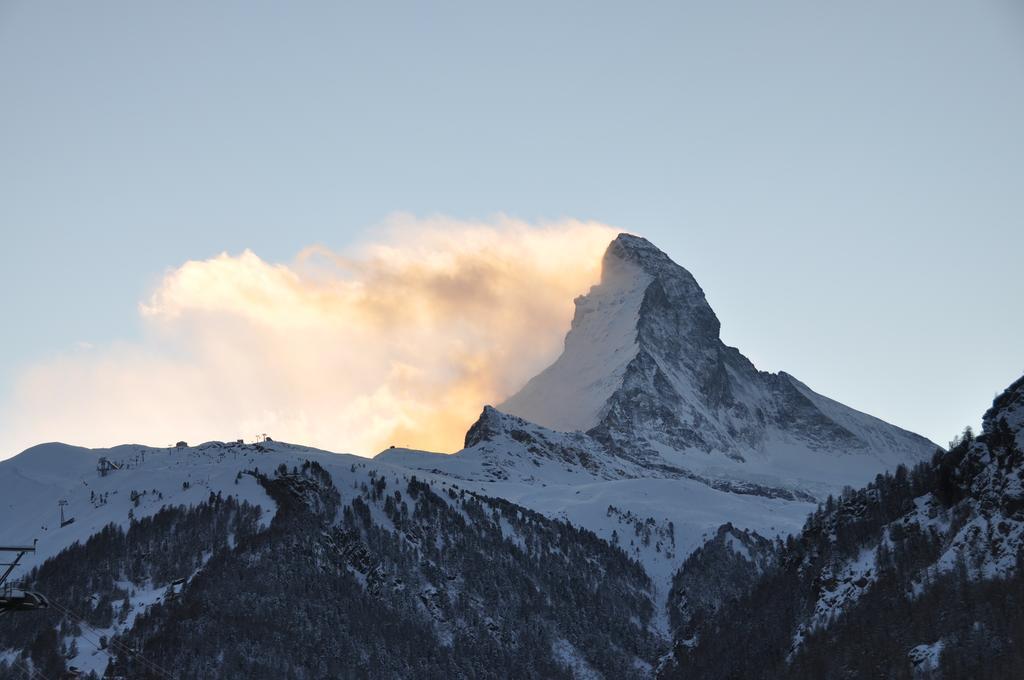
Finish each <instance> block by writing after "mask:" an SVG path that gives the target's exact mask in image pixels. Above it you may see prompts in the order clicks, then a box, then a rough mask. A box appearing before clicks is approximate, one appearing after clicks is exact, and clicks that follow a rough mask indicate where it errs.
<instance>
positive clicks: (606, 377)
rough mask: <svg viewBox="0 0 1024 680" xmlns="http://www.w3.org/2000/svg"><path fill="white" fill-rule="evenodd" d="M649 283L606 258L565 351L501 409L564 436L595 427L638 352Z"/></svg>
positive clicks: (582, 300) (580, 302)
mask: <svg viewBox="0 0 1024 680" xmlns="http://www.w3.org/2000/svg"><path fill="white" fill-rule="evenodd" d="M651 280H652V279H651V277H650V275H649V274H647V273H646V272H645V271H644V270H643V269H642V268H641V267H639V266H637V265H636V264H634V263H632V262H629V261H627V260H623V259H621V258H618V257H609V256H607V255H606V256H605V258H604V263H603V271H602V275H601V283H600V284H598V285H596V286H594V287H593V288H591V289H590V292H589V293H588V294H587V295H583V296H580V297H578V298H577V299H576V301H575V302H576V315H575V316H574V317H573V320H572V327H571V329H570V331H569V334H568V335H567V336H566V338H565V351H564V352H563V353H562V355H561V356H559V357H558V359H557V360H556V361H555V363H553V364H552V365H551V366H549V367H548V368H546V369H545V370H544V371H543V372H542V373H540V374H539V375H537V376H536V377H534V378H533V379H532V380H530V381H529V382H528V383H527V384H526V386H524V387H523V389H522V390H520V391H519V392H518V393H517V394H515V395H514V396H512V397H511V398H509V399H508V400H507V401H506V402H505V403H503V404H501V405H500V406H499V407H498V408H499V409H500V410H502V411H504V412H506V413H511V414H515V415H517V416H519V417H521V418H524V419H526V420H529V421H531V422H534V423H537V424H539V425H543V426H544V427H547V428H550V429H553V430H561V431H563V432H572V431H574V430H580V431H586V430H589V429H590V428H592V427H594V426H595V425H597V424H598V422H599V421H600V418H601V416H602V415H603V412H602V411H603V409H604V407H605V404H606V403H607V402H608V400H609V399H610V398H611V396H612V395H613V394H614V393H615V391H616V390H617V389H619V387H620V386H621V385H622V378H623V375H624V374H625V372H626V367H627V366H628V365H629V363H630V362H631V361H632V360H633V359H634V357H636V353H637V351H638V350H639V346H638V345H637V322H638V320H639V318H640V305H641V303H642V302H643V297H644V291H645V290H646V289H647V286H648V285H649V284H650V283H651Z"/></svg>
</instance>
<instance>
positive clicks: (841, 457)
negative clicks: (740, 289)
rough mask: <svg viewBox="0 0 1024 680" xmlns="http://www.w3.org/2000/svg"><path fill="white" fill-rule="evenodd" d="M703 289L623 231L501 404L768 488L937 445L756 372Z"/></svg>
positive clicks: (663, 462)
mask: <svg viewBox="0 0 1024 680" xmlns="http://www.w3.org/2000/svg"><path fill="white" fill-rule="evenodd" d="M720 330H721V324H720V322H719V320H718V317H717V316H715V313H714V311H713V310H712V309H711V306H710V305H709V304H708V302H707V299H706V297H705V295H704V291H703V290H702V289H701V287H700V285H699V284H698V283H697V281H696V280H695V279H694V278H693V276H692V275H691V274H690V273H689V272H688V271H686V270H685V269H684V268H683V267H681V266H679V265H677V264H676V263H675V262H673V261H672V260H671V259H670V258H669V257H668V256H667V255H666V254H665V253H663V252H662V251H660V250H658V248H656V247H655V246H654V245H653V244H651V243H650V242H649V241H647V240H646V239H644V238H641V237H639V236H633V235H630V234H620V235H619V236H618V237H617V238H616V239H615V240H614V241H612V243H611V244H610V245H609V246H608V249H607V251H606V252H605V255H604V260H603V270H602V277H601V282H600V283H599V284H598V285H596V286H594V287H593V288H592V289H591V290H590V292H589V293H588V294H586V295H584V296H581V297H579V298H577V299H576V314H575V316H574V318H573V320H572V326H571V329H570V330H569V333H568V335H567V336H566V339H565V350H564V351H563V353H562V355H561V356H560V357H559V358H558V359H557V360H556V361H555V362H554V363H553V364H552V365H551V366H550V367H548V368H547V369H545V370H544V371H543V372H542V373H540V374H539V375H537V376H536V377H535V378H533V379H532V380H530V381H529V382H528V383H527V384H526V385H525V386H524V387H523V388H522V390H520V391H519V392H518V393H517V394H515V395H513V396H512V397H510V398H509V399H508V400H506V401H505V402H504V403H502V404H499V405H498V407H497V408H498V410H500V411H503V412H505V413H509V414H512V415H515V416H519V417H521V418H523V419H525V420H527V421H530V422H533V423H536V424H538V425H542V426H544V427H547V428H550V429H552V430H558V431H564V432H571V431H582V432H585V433H586V434H588V435H589V436H590V437H591V438H593V440H595V441H596V442H597V443H598V444H599V445H600V447H601V448H603V449H604V450H605V451H607V452H608V453H610V454H611V455H613V456H615V457H616V458H619V459H621V460H625V461H630V462H633V463H637V464H640V465H643V466H647V467H650V468H652V469H654V470H658V469H660V470H664V469H665V466H669V467H671V468H682V469H685V470H688V471H690V472H694V473H699V474H701V475H702V476H708V477H717V478H722V477H725V478H730V477H736V478H741V479H746V480H747V481H753V482H758V483H761V484H763V485H767V486H787V487H794V486H799V485H800V484H801V482H803V483H805V485H806V486H808V487H809V488H812V489H813V488H814V486H815V485H817V484H824V485H827V484H829V483H831V484H832V485H834V486H839V487H841V486H842V485H844V484H849V483H863V482H866V481H868V480H869V479H870V478H871V476H873V475H874V474H875V473H876V472H878V471H879V470H880V469H887V468H890V469H891V468H892V467H894V466H895V465H897V464H900V463H904V464H911V465H912V464H913V463H915V462H917V461H920V460H923V459H925V458H927V457H928V456H930V455H931V453H932V452H933V451H934V450H935V445H934V444H933V443H931V442H929V441H928V440H926V439H925V438H923V437H920V436H918V435H915V434H913V433H911V432H908V431H906V430H902V429H900V428H898V427H895V426H892V425H889V424H888V423H885V422H883V421H881V420H879V419H877V418H874V417H872V416H869V415H866V414H864V413H861V412H859V411H856V410H854V409H851V408H849V407H847V406H844V405H842V404H840V403H838V402H836V401H833V400H831V399H828V398H827V397H824V396H822V395H820V394H817V393H816V392H814V391H813V390H811V389H810V388H809V387H807V386H806V385H804V384H803V383H801V382H800V381H799V380H797V379H796V378H794V377H793V376H791V375H789V374H787V373H777V374H773V373H766V372H764V371H759V370H757V368H755V367H754V365H753V364H752V363H751V362H750V361H749V360H748V359H747V358H746V357H744V356H743V354H741V353H740V351H739V350H738V349H736V348H734V347H728V346H727V345H725V343H723V342H722V339H721V335H720Z"/></svg>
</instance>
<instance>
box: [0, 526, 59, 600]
mask: <svg viewBox="0 0 1024 680" xmlns="http://www.w3.org/2000/svg"><path fill="white" fill-rule="evenodd" d="M35 551H36V544H35V541H33V542H32V545H31V546H27V545H0V553H14V559H12V560H11V561H10V562H0V567H5V569H4V572H3V573H2V574H0V616H3V615H4V614H6V613H7V612H24V611H32V610H34V609H45V608H46V607H49V606H50V602H49V601H48V600H47V599H46V597H45V596H43V595H42V594H41V593H37V592H35V591H32V590H20V589H18V588H14V587H13V586H12V585H11V584H9V583H7V578H8V577H9V576H10V575H11V572H13V571H14V568H15V567H17V566H18V563H19V562H20V561H21V558H22V557H24V556H25V554H26V553H30V552H35Z"/></svg>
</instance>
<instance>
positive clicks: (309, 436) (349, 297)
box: [0, 215, 615, 455]
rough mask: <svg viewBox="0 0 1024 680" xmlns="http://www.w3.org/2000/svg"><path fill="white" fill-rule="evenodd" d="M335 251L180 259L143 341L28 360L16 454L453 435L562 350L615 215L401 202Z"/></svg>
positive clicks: (9, 449)
mask: <svg viewBox="0 0 1024 680" xmlns="http://www.w3.org/2000/svg"><path fill="white" fill-rule="evenodd" d="M379 233H380V237H379V238H377V239H376V240H375V241H374V242H371V243H365V244H363V245H361V246H358V247H356V248H354V249H352V250H350V251H346V252H345V253H336V252H332V251H330V250H327V249H325V248H322V247H311V248H308V249H306V250H304V251H303V252H302V253H300V254H299V255H298V257H297V258H296V259H295V260H294V261H293V262H290V263H287V264H275V263H270V262H267V261H265V260H263V259H261V258H260V257H259V256H258V255H257V254H255V253H252V252H250V251H245V252H243V253H241V254H239V255H229V254H221V255H218V256H217V257H214V258H212V259H208V260H201V261H200V260H196V261H189V262H186V263H184V264H183V265H181V266H180V267H178V268H176V269H174V270H172V271H170V272H168V273H167V275H166V276H165V277H164V278H163V280H162V282H161V283H160V284H159V286H158V287H157V289H156V290H155V291H154V292H153V294H152V295H151V296H150V297H149V298H148V299H147V300H146V301H145V302H143V303H142V304H141V305H140V313H141V314H142V316H143V318H144V320H145V322H146V328H147V334H146V337H145V340H143V341H141V342H136V343H120V344H114V345H111V346H106V347H89V348H84V347H79V348H78V349H77V350H75V351H73V352H70V353H68V354H67V355H64V356H60V357H54V358H52V359H50V360H48V361H45V362H42V363H39V364H36V365H33V366H30V367H28V368H26V369H25V370H24V371H23V372H22V373H21V375H20V376H19V377H18V379H17V381H16V384H15V386H14V389H13V391H12V394H11V395H10V397H9V399H8V400H7V404H6V405H5V407H4V410H3V416H0V422H2V432H3V433H2V434H0V441H2V442H3V448H2V449H0V455H11V454H13V453H16V452H17V451H18V450H20V449H22V448H24V447H26V446H28V445H31V444H35V443H38V442H40V441H53V440H63V441H68V442H72V443H78V444H83V445H90V446H100V445H110V444H116V443H124V442H129V441H136V442H143V443H153V444H166V443H168V442H171V441H174V440H177V439H183V438H184V439H189V440H194V441H199V440H205V439H227V438H237V437H247V438H248V437H252V436H253V435H254V434H255V433H257V432H268V433H270V434H271V435H272V436H275V437H278V438H281V439H286V440H290V441H296V442H302V443H306V444H311V445H316V446H321V447H324V448H329V449H333V450H343V451H353V452H356V453H361V454H372V453H375V452H376V451H378V450H380V449H381V448H384V447H385V446H387V445H388V444H396V445H400V446H413V447H418V448H427V449H434V450H444V451H452V450H455V449H457V448H459V446H460V443H461V439H462V436H463V434H464V432H465V430H466V428H467V427H468V425H469V424H471V423H472V421H473V419H474V418H475V417H476V415H477V413H478V412H479V410H480V408H481V406H482V405H483V404H484V403H493V402H496V401H500V400H501V399H502V398H503V397H505V396H507V395H509V394H510V393H511V392H513V391H514V390H515V389H517V388H518V387H519V386H520V385H521V384H522V383H523V382H525V381H526V380H527V379H528V378H529V377H530V376H531V375H533V374H534V373H536V372H537V371H538V370H540V369H541V368H543V367H544V366H545V365H546V364H547V363H549V362H550V361H551V360H553V359H554V357H555V356H556V355H557V354H558V352H559V351H560V349H561V344H562V339H563V337H564V334H565V332H566V331H567V330H568V326H569V320H570V317H571V314H572V299H573V298H574V297H575V296H576V295H579V294H581V293H583V292H585V291H586V290H587V288H588V287H589V286H590V285H591V284H593V283H595V282H596V281H597V280H598V278H599V275H600V260H601V254H602V252H603V250H604V248H605V247H606V246H607V244H608V242H609V241H610V240H611V238H613V237H614V233H615V232H614V230H612V229H611V228H610V227H608V226H605V225H602V224H597V223H592V222H578V221H573V220H563V221H558V222H553V223H545V224H529V223H525V222H522V221H518V220H514V219H509V218H498V219H495V220H491V221H487V222H465V221H458V220H453V219H448V218H443V217H438V218H432V219H417V218H413V217H409V216H401V215H400V216H395V217H393V218H391V219H390V220H388V222H387V223H386V224H385V225H384V226H383V227H381V230H380V232H379Z"/></svg>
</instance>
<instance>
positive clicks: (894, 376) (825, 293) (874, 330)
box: [0, 0, 1024, 443]
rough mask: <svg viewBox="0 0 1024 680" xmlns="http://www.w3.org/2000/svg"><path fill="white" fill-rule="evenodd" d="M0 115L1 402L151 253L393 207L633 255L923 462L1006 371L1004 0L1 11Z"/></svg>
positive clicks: (275, 236) (139, 277)
mask: <svg viewBox="0 0 1024 680" xmlns="http://www.w3.org/2000/svg"><path fill="white" fill-rule="evenodd" d="M0 103H2V106H0V232H2V235H3V241H2V248H0V309H2V311H3V315H4V324H3V327H4V332H3V333H2V334H0V403H2V401H3V399H4V395H5V393H6V392H7V391H8V390H9V387H10V385H11V383H12V381H13V380H14V378H15V376H16V375H18V373H19V371H21V370H22V369H23V368H24V367H26V366H28V365H31V364H32V363H33V362H36V361H41V360H46V358H47V357H49V356H51V355H53V354H54V353H57V352H60V351H62V350H65V349H67V348H69V347H73V346H75V345H76V343H92V344H97V345H103V344H108V343H110V342H113V341H116V340H131V339H133V338H134V337H136V336H137V334H138V333H139V332H140V328H139V324H140V322H139V317H138V313H137V303H138V301H139V300H141V299H144V298H145V297H146V296H147V295H148V293H149V292H150V290H151V289H152V287H153V285H154V284H155V282H156V281H157V280H158V278H159V277H160V276H161V274H162V273H163V272H164V271H165V270H166V269H167V268H169V267H173V266H176V265H179V264H180V263H181V262H183V261H185V260H187V259H192V258H206V257H210V256H213V255H215V254H217V253H219V252H221V251H228V252H232V253H237V252H239V251H241V250H242V249H244V248H251V249H253V250H254V251H255V252H256V253H258V254H259V255H260V256H261V257H263V258H264V259H267V260H270V261H287V260H290V259H291V258H292V257H293V256H294V255H295V254H296V253H297V252H298V251H299V250H300V249H301V248H303V247H305V246H308V245H310V244H314V243H322V244H325V245H328V246H330V247H333V248H344V247H346V246H347V245H349V244H352V243H355V242H359V241H361V240H366V239H367V238H371V237H372V234H371V232H372V229H373V227H374V225H375V224H378V223H380V221H381V220H383V219H384V218H385V217H386V216H387V215H388V214H389V213H392V212H394V211H408V212H411V213H414V214H416V215H424V216H426V215H432V214H435V213H441V214H445V215H450V216H453V217H455V218H485V217H487V216H489V215H493V214H495V213H502V212H503V213H507V214H510V215H514V216H516V217H521V218H524V219H527V220H537V219H541V218H552V219H553V218H560V217H575V218H580V219H592V220H598V221H602V222H606V223H610V224H613V225H616V226H618V227H621V228H623V229H625V230H629V231H631V232H634V233H638V234H642V235H645V236H647V237H648V238H650V239H651V240H652V241H654V242H655V243H656V244H657V245H659V246H660V247H661V248H663V249H664V250H666V251H667V252H668V253H669V254H670V255H671V256H672V257H673V258H675V259H676V260H677V261H678V262H679V263H680V264H683V265H684V266H686V267H687V268H688V269H690V270H691V271H692V272H693V273H694V275H695V276H696V277H697V279H698V280H699V281H700V282H701V284H702V285H703V287H704V289H705V290H706V292H707V294H708V298H709V300H710V302H711V304H712V305H713V306H714V308H715V310H716V311H717V312H718V314H719V316H720V318H721V319H722V324H723V335H724V337H725V339H726V341H727V342H729V343H731V344H735V345H737V346H739V347H740V348H741V349H742V350H743V351H744V352H745V353H746V354H747V355H748V356H750V357H751V359H753V360H754V361H755V363H757V364H758V366H759V367H760V368H763V369H767V370H773V371H774V370H786V371H788V372H790V373H792V374H794V375H796V376H797V377H799V378H801V379H802V380H804V381H805V382H807V383H808V384H809V385H811V386H812V387H814V388H815V389H817V390H818V391H821V392H823V393H825V394H827V395H829V396H832V397H834V398H836V399H839V400H841V401H844V402H846V403H848V404H850V405H851V406H854V407H857V408H860V409H863V410H866V411H868V412H871V413H873V414H875V415H878V416H880V417H883V418H885V419H887V420H890V421H892V422H894V423H896V424H899V425H901V426H904V427H907V428H910V429H914V430H916V431H919V432H921V433H922V434H925V435H927V436H930V437H932V438H933V439H936V440H938V441H939V442H940V443H944V442H945V441H946V440H948V439H949V438H950V437H951V436H952V435H953V434H954V433H955V431H956V430H957V429H959V427H961V426H962V425H964V424H967V423H974V422H976V421H977V420H978V418H979V416H980V413H981V411H982V410H983V409H984V408H985V407H986V406H987V404H988V403H989V402H990V400H991V398H992V396H993V395H994V394H995V392H996V391H997V390H999V389H1001V388H1002V387H1004V386H1005V385H1007V384H1009V383H1010V382H1011V381H1012V380H1013V379H1015V378H1016V377H1018V376H1019V375H1020V373H1021V372H1022V371H1024V351H1022V347H1024V342H1022V340H1021V337H1022V334H1024V321H1022V315H1021V311H1022V310H1021V305H1022V303H1021V301H1022V299H1024V275H1022V273H1021V266H1020V263H1021V256H1022V253H1024V229H1022V224H1024V123H1022V121H1024V6H1022V5H1021V3H1019V2H1016V1H1015V0H972V1H970V2H965V1H964V0H927V1H908V2H891V1H885V2H865V1H857V2H834V3H832V2H830V3H822V2H811V1H808V2H791V1H786V2H774V3H766V2H760V1H756V2H721V3H689V2H673V3H664V4H659V3H615V4H598V3H592V2H586V3H552V2H543V3H525V2H517V3H504V4H502V5H498V4H495V3H481V2H473V3H464V4H457V3H444V4H434V3H408V4H403V3H384V2H376V3H366V4H365V5H362V6H359V5H357V4H356V3H337V2H322V3H318V2H301V3H293V2H276V3H272V2H252V1H245V2H227V1H225V2H217V3H210V2H164V3H139V2H134V1H124V2H101V1H99V2H70V1H69V2H41V1H38V0H32V1H25V2H12V1H10V0H0ZM46 438H47V436H46V433H43V432H41V433H40V440H43V439H46Z"/></svg>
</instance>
